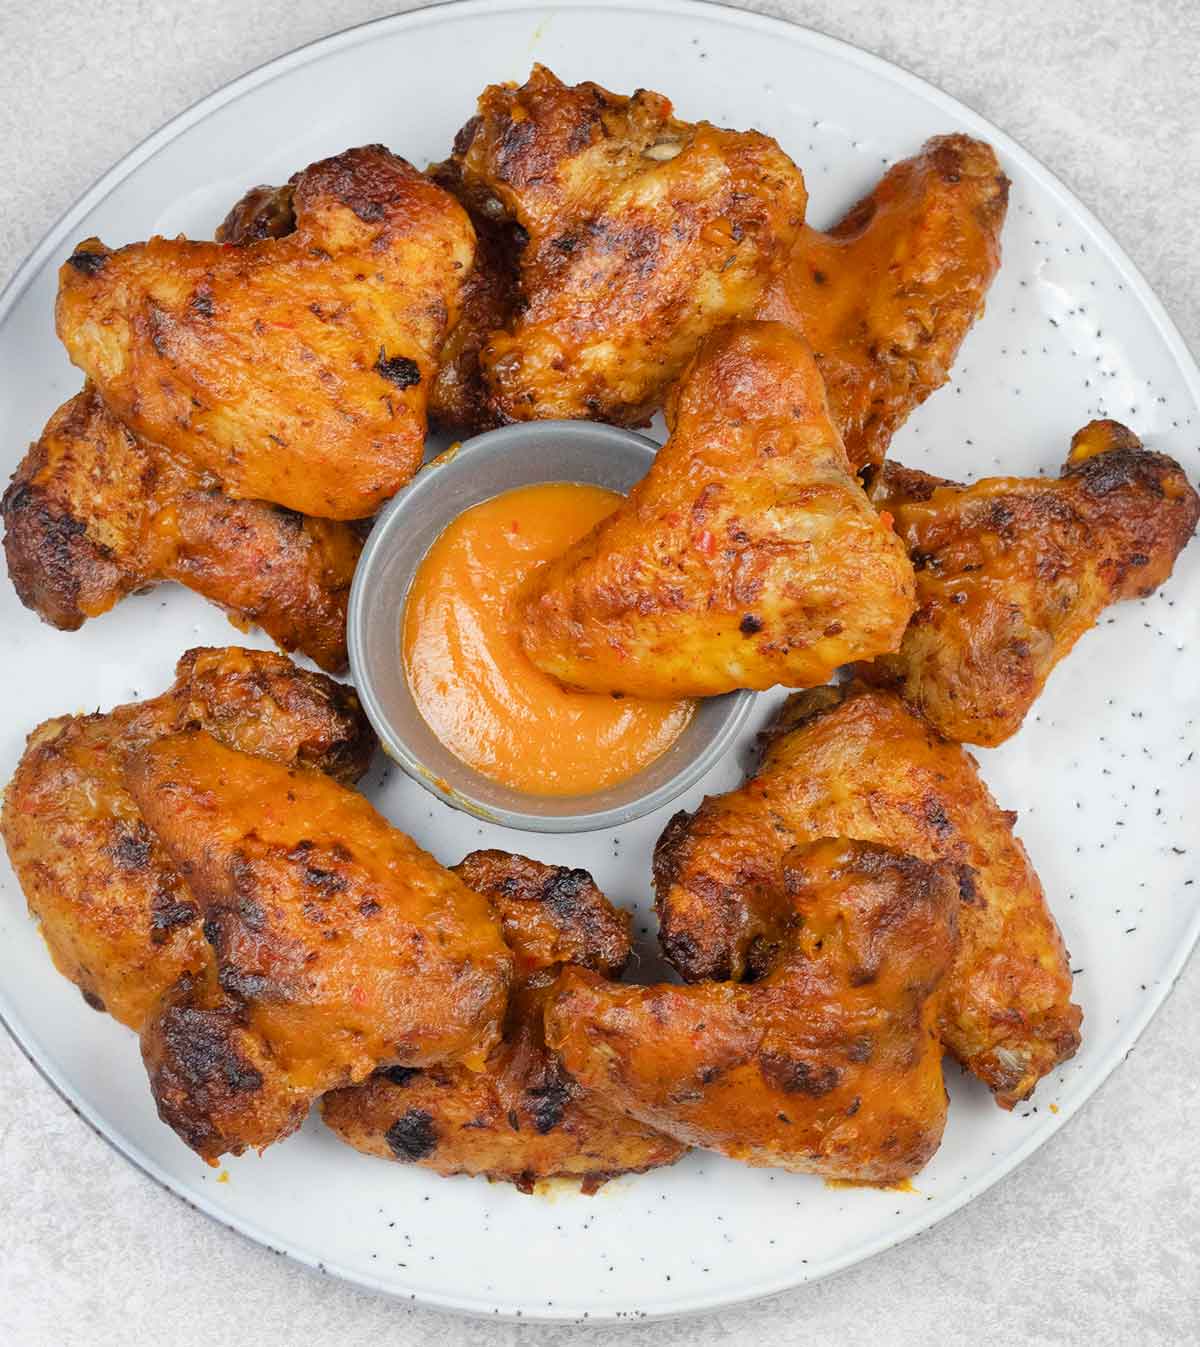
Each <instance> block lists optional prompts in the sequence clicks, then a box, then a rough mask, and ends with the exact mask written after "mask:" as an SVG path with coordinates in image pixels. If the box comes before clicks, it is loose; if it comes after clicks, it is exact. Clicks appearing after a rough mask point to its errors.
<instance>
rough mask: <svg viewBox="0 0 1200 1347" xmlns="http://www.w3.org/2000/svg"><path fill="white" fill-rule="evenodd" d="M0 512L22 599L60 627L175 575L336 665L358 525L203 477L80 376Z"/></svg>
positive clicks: (288, 644)
mask: <svg viewBox="0 0 1200 1347" xmlns="http://www.w3.org/2000/svg"><path fill="white" fill-rule="evenodd" d="M0 514H2V515H3V519H4V527H5V535H4V551H5V555H6V557H7V560H8V573H9V576H10V577H11V579H12V582H13V585H14V587H15V588H16V591H17V594H18V596H19V598H20V599H21V602H22V603H23V604H25V606H26V607H27V608H32V609H33V611H34V612H35V613H37V614H38V616H39V617H41V618H42V619H43V620H44V621H46V622H49V623H50V624H51V626H54V627H58V628H59V629H60V630H63V631H75V630H77V629H78V628H79V627H80V626H82V625H83V623H84V621H85V620H86V619H87V618H89V617H97V616H98V615H99V614H101V613H105V612H107V611H108V610H109V609H110V608H111V607H112V606H113V605H114V604H115V603H117V602H118V601H119V600H120V599H122V598H124V597H125V595H126V594H131V593H134V592H136V591H140V590H144V589H146V588H148V587H149V586H151V585H153V584H155V583H157V582H158V581H160V580H177V581H179V582H180V584H184V585H187V587H188V588H189V589H194V590H195V591H196V592H197V593H199V594H203V595H204V597H205V598H207V599H212V600H213V601H214V602H216V603H219V604H220V605H221V606H222V607H223V608H225V609H226V611H227V612H228V613H229V615H230V618H231V620H232V621H233V622H234V623H235V625H248V624H251V623H258V624H259V625H260V626H261V627H262V628H263V630H264V631H266V633H267V634H268V635H269V636H270V637H271V638H272V639H273V640H274V641H275V642H276V643H277V644H278V645H280V646H282V647H283V649H284V650H299V651H301V652H302V653H303V654H305V655H307V656H308V657H309V658H310V659H311V660H313V661H314V663H316V664H319V665H320V666H321V668H323V669H328V670H329V671H330V672H334V673H336V672H339V671H340V670H342V669H344V668H345V666H346V601H347V598H348V596H349V593H350V581H351V579H352V578H353V575H354V566H355V563H356V562H357V560H358V554H359V552H360V551H361V548H362V543H361V540H360V538H359V536H358V533H357V532H356V531H355V529H354V528H353V527H352V526H351V525H349V524H344V523H337V522H334V521H331V520H326V519H309V518H305V517H304V516H303V515H298V514H294V513H293V512H292V511H290V510H284V509H282V508H280V507H279V506H276V505H268V504H266V503H265V502H264V501H257V500H233V499H231V498H230V497H229V496H226V495H224V494H223V493H222V492H220V491H218V490H216V489H214V488H213V487H210V486H206V485H205V484H204V483H203V480H202V478H201V476H200V475H199V474H198V473H197V472H196V471H195V470H194V469H192V468H191V467H188V466H184V465H182V464H180V463H179V462H177V461H176V460H174V459H172V458H171V456H170V455H168V454H164V453H162V452H161V451H158V450H156V449H155V448H154V447H153V446H152V445H150V444H148V443H147V442H146V441H145V440H143V439H140V438H139V437H138V436H137V435H134V434H133V432H132V431H129V430H126V429H125V427H124V426H122V425H121V423H120V422H119V421H118V420H117V419H116V418H115V417H114V416H113V415H112V413H111V412H110V411H109V410H108V408H107V407H105V405H104V403H103V402H102V401H101V400H100V398H99V396H98V394H97V393H96V391H95V389H94V388H92V387H91V386H90V385H89V386H88V387H87V388H85V389H84V390H83V392H81V393H79V394H77V395H76V396H75V397H73V398H72V399H71V400H70V402H66V403H64V404H63V406H61V407H60V408H59V409H58V411H57V412H55V413H54V415H53V416H52V417H51V418H50V421H49V422H48V424H47V425H46V428H45V430H44V431H43V432H42V436H41V438H40V439H39V440H38V441H37V443H36V444H34V445H33V446H32V447H31V448H30V450H29V452H28V453H27V454H26V455H25V458H24V459H23V460H22V461H21V463H20V465H19V466H18V468H17V470H16V472H15V473H14V474H13V479H12V483H11V485H10V486H9V488H8V490H7V491H6V492H5V493H4V496H3V498H0Z"/></svg>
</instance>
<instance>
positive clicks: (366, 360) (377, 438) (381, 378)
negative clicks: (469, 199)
mask: <svg viewBox="0 0 1200 1347" xmlns="http://www.w3.org/2000/svg"><path fill="white" fill-rule="evenodd" d="M292 207H293V210H294V215H295V228H294V230H292V231H291V232H290V233H287V234H285V235H284V236H283V237H281V238H276V237H263V238H259V239H256V240H254V241H250V242H247V243H245V244H244V245H243V246H236V245H234V244H231V243H225V244H220V243H203V242H196V241H192V240H189V239H184V238H178V239H163V238H154V239H151V240H150V241H149V242H148V243H134V244H130V245H128V246H127V247H124V248H120V249H118V250H116V251H115V252H114V251H112V250H110V249H108V248H106V247H105V246H104V245H103V244H102V243H100V242H99V240H97V239H88V240H86V241H85V242H84V243H82V244H80V245H79V247H78V248H77V249H76V251H75V253H74V255H73V256H72V257H71V258H69V259H68V260H67V262H66V263H65V264H64V265H63V267H62V270H61V272H60V273H59V295H58V309H57V325H58V333H59V336H60V337H61V338H62V340H63V343H64V344H65V345H66V348H67V352H68V354H69V355H70V357H71V359H72V361H73V362H74V363H75V364H76V365H78V366H79V367H80V368H81V369H82V370H83V371H84V372H85V373H86V374H87V375H88V377H89V378H90V379H91V380H92V381H93V382H94V383H95V385H96V387H97V389H98V391H99V393H100V395H101V397H102V398H103V399H104V401H105V403H106V404H107V405H108V407H109V408H110V410H111V411H112V412H113V413H114V414H115V415H116V416H117V417H118V418H119V419H120V420H121V421H122V422H123V423H124V424H125V425H127V426H129V428H130V429H131V430H133V431H134V432H135V433H137V434H139V435H141V436H143V437H144V438H146V439H148V440H150V441H152V442H153V443H155V444H159V445H162V446H163V447H164V448H165V449H167V450H168V451H170V452H171V453H174V454H177V455H179V456H181V457H183V458H184V459H187V460H190V461H191V462H192V463H193V465H194V466H195V467H196V468H197V469H198V470H200V471H202V472H207V473H210V474H211V475H212V476H213V477H214V478H215V479H216V480H218V481H219V482H220V483H221V484H222V485H223V487H224V489H225V490H226V491H227V492H228V494H230V495H232V496H237V497H250V498H257V499H261V500H267V501H272V502H274V503H276V504H279V505H285V506H287V507H288V508H290V509H293V510H298V511H300V512H302V513H304V514H310V515H317V516H320V517H323V518H330V519H357V518H362V517H365V516H368V515H370V514H372V513H374V511H375V510H376V509H377V508H378V506H379V505H380V504H382V502H383V501H385V500H386V499H387V498H388V497H389V496H391V495H392V494H394V493H395V492H396V491H397V490H398V489H399V488H400V487H401V486H403V485H404V483H405V482H407V481H408V479H409V478H410V477H411V476H412V475H413V473H414V472H415V471H416V470H417V468H418V466H419V465H420V462H421V457H422V453H423V449H424V442H425V427H426V405H427V401H428V397H429V388H430V385H431V383H432V381H433V378H434V374H435V371H436V361H437V354H438V351H439V349H440V347H441V344H442V342H443V340H444V339H445V336H446V334H447V332H448V331H449V330H450V328H451V327H452V325H453V324H454V322H455V320H456V319H457V316H458V312H459V309H460V307H461V303H462V288H463V283H464V281H465V279H466V277H467V275H468V274H469V272H470V268H471V263H472V260H473V258H474V251H475V238H474V232H473V230H472V228H471V224H470V221H469V220H468V219H467V216H466V213H465V212H464V211H463V209H462V207H461V206H460V205H459V204H458V202H456V201H455V200H454V198H453V197H452V196H450V195H449V193H447V192H445V191H443V190H442V189H441V188H440V187H438V186H436V185H435V184H434V183H432V182H430V181H429V179H427V178H426V177H425V176H424V175H423V174H421V173H418V172H417V170H416V169H414V168H413V167H412V166H411V165H410V164H408V163H406V162H405V161H404V160H403V159H400V158H397V157H396V156H395V155H392V154H390V153H389V152H388V151H387V150H385V149H384V148H383V147H382V146H377V145H376V146H367V147H365V148H362V149H356V150H347V151H346V152H345V153H344V154H340V155H338V156H336V157H335V158H332V159H326V160H323V161H322V162H320V163H317V164H314V165H312V166H311V167H310V168H307V169H305V170H304V172H303V173H300V174H299V175H297V177H296V178H295V179H294V180H293V186H292Z"/></svg>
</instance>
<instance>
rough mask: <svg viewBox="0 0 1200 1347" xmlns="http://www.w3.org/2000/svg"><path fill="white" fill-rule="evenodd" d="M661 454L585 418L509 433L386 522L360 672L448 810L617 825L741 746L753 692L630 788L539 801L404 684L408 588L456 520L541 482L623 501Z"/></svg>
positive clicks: (461, 454)
mask: <svg viewBox="0 0 1200 1347" xmlns="http://www.w3.org/2000/svg"><path fill="white" fill-rule="evenodd" d="M657 448H658V446H657V445H656V444H655V443H654V441H653V440H649V439H647V438H646V437H645V436H644V435H637V434H634V432H632V431H629V430H619V429H617V428H616V427H614V426H603V425H597V424H593V423H592V422H586V421H537V422H531V423H528V424H523V425H514V426H504V427H503V428H502V429H500V430H493V431H489V432H488V433H487V434H484V435H478V436H476V437H475V438H474V439H472V440H468V441H467V442H466V443H465V444H463V445H461V446H459V447H457V448H452V449H448V450H447V451H446V452H445V453H444V454H442V455H441V456H440V457H439V458H436V459H434V460H433V461H432V462H431V463H428V464H427V465H426V466H425V467H424V468H422V469H421V471H420V472H419V473H418V474H417V476H416V477H414V478H413V480H412V481H411V482H410V483H409V485H408V486H407V487H405V488H404V490H403V491H401V492H400V493H399V495H397V496H395V497H394V498H393V499H392V500H391V501H389V502H388V504H387V506H386V507H385V508H384V509H383V511H382V512H381V514H380V515H379V517H378V519H376V521H375V526H374V527H373V528H372V530H371V535H370V537H369V538H368V539H367V544H366V546H365V547H364V549H363V553H362V558H361V559H360V561H359V563H358V569H357V570H356V571H355V574H354V585H353V587H352V588H351V591H350V611H349V619H348V643H349V647H350V668H351V670H352V672H353V675H354V683H355V686H356V687H357V689H358V695H359V697H360V698H361V699H362V704H363V706H364V708H365V709H366V712H367V715H368V716H369V717H370V719H371V723H372V725H374V726H375V729H376V732H377V733H378V734H379V738H380V740H381V741H382V743H383V746H384V749H385V751H386V752H387V753H388V754H389V756H390V757H392V758H394V759H395V760H396V761H397V762H398V763H399V764H400V766H401V767H403V768H404V770H405V771H406V772H407V773H408V774H409V776H411V777H412V778H413V779H414V780H415V781H419V782H420V783H421V785H422V786H424V787H425V789H426V790H428V791H429V792H430V793H431V794H433V795H436V796H437V797H438V798H439V799H441V800H444V801H445V802H446V804H449V805H453V807H454V808H455V809H462V810H465V811H466V812H467V813H469V814H475V815H477V816H478V817H479V818H484V819H487V820H488V821H489V822H492V823H499V824H502V825H504V826H505V827H508V828H520V829H523V830H525V831H528V832H546V833H565V832H591V831H595V830H597V829H601V828H613V827H616V826H617V825H618V824H622V823H628V822H629V821H630V820H631V819H635V818H639V817H641V815H643V814H648V813H650V812H651V811H652V810H654V809H658V808H660V807H661V806H662V805H665V804H667V803H669V802H670V801H671V800H673V799H675V797H676V796H677V795H680V794H681V793H682V792H683V791H685V790H687V788H688V787H689V786H690V785H692V784H693V783H694V782H696V781H698V780H699V779H700V777H702V776H703V775H704V773H705V772H707V771H708V769H709V768H710V767H712V766H713V764H714V763H715V762H716V761H717V760H718V759H719V758H720V757H721V756H722V755H723V754H724V753H725V751H726V750H727V749H728V748H729V747H730V745H731V744H732V743H733V741H734V738H735V737H736V735H737V732H738V730H739V729H740V727H741V726H742V724H743V723H744V721H745V719H746V716H747V715H748V714H749V711H750V704H751V702H752V701H753V694H752V693H749V692H733V693H729V694H728V695H726V696H724V697H710V698H706V699H705V700H703V701H701V702H700V703H699V705H698V706H697V708H696V713H695V715H694V716H693V717H692V719H691V722H690V723H689V724H688V727H687V728H686V729H685V730H684V732H683V733H682V734H681V735H680V736H679V738H678V739H677V740H676V741H675V742H674V744H672V745H671V747H670V748H669V749H668V750H667V751H666V752H665V753H664V754H663V755H662V757H660V758H658V759H657V760H656V761H654V762H652V763H651V764H650V765H649V766H648V767H646V768H644V769H643V770H642V771H640V772H639V773H638V774H637V775H636V776H633V777H630V779H629V780H628V781H623V782H621V783H620V784H619V785H616V786H612V787H610V788H609V789H607V790H602V791H595V792H593V793H591V794H588V795H573V796H542V795H530V794H528V793H527V792H525V791H519V790H512V789H510V788H509V787H507V786H502V785H500V784H499V783H498V782H495V781H491V780H489V779H488V778H487V777H485V776H482V775H481V774H480V773H479V772H476V771H475V770H474V769H472V768H470V767H468V766H467V765H466V764H465V763H463V762H461V761H460V760H459V759H458V758H456V757H455V756H454V754H453V753H451V752H450V751H449V749H447V748H445V747H444V746H443V745H442V743H441V742H440V740H439V739H438V738H437V736H436V735H435V734H434V733H433V731H432V730H431V729H430V728H429V726H428V724H426V722H425V720H424V718H423V717H422V715H421V713H420V711H419V710H418V709H417V705H416V702H415V701H414V700H413V696H412V693H411V691H410V690H409V686H408V680H407V678H406V677H405V675H404V666H403V660H402V656H401V631H402V624H403V620H404V605H405V602H406V601H407V598H408V591H409V586H410V585H411V583H412V579H413V575H414V574H415V573H416V570H417V567H418V566H419V565H420V563H421V561H422V559H423V558H424V556H425V554H426V552H428V551H429V549H430V547H432V546H433V544H434V542H435V541H436V540H437V538H438V537H439V535H440V534H441V532H442V530H443V529H444V528H445V527H446V526H447V525H448V524H449V523H450V522H451V521H452V520H453V519H455V518H457V517H458V515H460V514H462V512H463V511H464V510H466V509H469V508H470V507H471V506H472V505H477V504H478V503H479V502H480V501H484V500H490V499H491V498H492V497H493V496H498V495H500V493H501V492H504V491H508V490H510V489H512V488H513V487H518V486H531V485H534V484H536V483H539V482H588V483H592V484H594V485H596V486H602V487H607V488H608V489H609V490H610V491H619V492H621V493H622V494H623V495H624V494H626V493H628V491H629V490H630V489H631V488H632V487H633V486H634V484H635V483H636V482H638V481H639V480H640V479H641V478H642V477H644V476H645V474H646V471H647V469H648V468H649V467H650V464H651V463H652V462H653V461H654V455H655V453H656V451H657Z"/></svg>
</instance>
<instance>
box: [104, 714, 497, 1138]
mask: <svg viewBox="0 0 1200 1347" xmlns="http://www.w3.org/2000/svg"><path fill="white" fill-rule="evenodd" d="M125 774H126V780H127V783H128V786H129V790H130V793H131V794H132V796H133V798H134V801H135V802H136V804H137V806H138V808H139V810H140V811H141V813H142V816H143V818H144V819H145V821H146V823H147V825H148V826H149V828H150V831H151V833H153V834H154V836H155V837H156V838H157V839H158V841H159V842H160V843H161V844H162V846H163V848H164V849H165V851H166V853H167V855H168V856H169V857H170V859H171V861H172V863H173V864H174V866H175V868H176V869H177V870H178V871H179V872H181V873H183V874H185V875H186V876H187V880H188V885H189V888H190V889H191V891H192V893H193V895H194V896H195V899H196V901H197V903H198V905H199V908H200V913H201V917H202V918H203V923H204V925H203V932H204V938H205V941H206V942H207V945H208V946H209V949H210V955H211V957H210V959H209V961H208V963H207V966H206V967H205V969H204V970H203V971H202V972H201V973H200V974H199V975H197V976H194V977H193V976H186V977H185V978H184V979H182V980H181V981H180V982H179V983H178V984H177V985H176V986H175V987H174V988H173V989H171V990H170V991H168V993H167V994H166V996H165V997H164V999H163V1001H162V1002H161V1003H160V1005H159V1007H158V1008H157V1009H156V1010H154V1011H152V1012H151V1014H150V1016H149V1018H148V1019H147V1021H146V1025H145V1028H144V1029H143V1032H142V1054H143V1057H144V1059H145V1062H146V1067H147V1071H148V1073H149V1076H150V1086H151V1090H152V1092H153V1094H154V1098H155V1102H156V1103H157V1105H158V1110H159V1115H160V1116H161V1117H162V1119H163V1121H164V1122H166V1123H167V1124H168V1125H169V1126H171V1127H172V1128H173V1129H174V1130H175V1132H176V1133H177V1134H178V1135H179V1136H180V1137H181V1138H182V1139H183V1140H184V1141H185V1142H186V1143H187V1144H188V1145H189V1146H191V1147H192V1149H193V1150H195V1151H196V1152H197V1153H198V1154H200V1155H201V1156H203V1157H204V1158H205V1159H207V1160H210V1161H215V1160H216V1159H217V1157H218V1156H220V1155H222V1154H223V1153H225V1152H231V1153H233V1154H238V1153H240V1152H241V1151H242V1150H244V1149H245V1148H246V1147H250V1146H252V1147H255V1148H257V1149H259V1150H261V1149H262V1148H263V1147H265V1146H268V1145H270V1144H271V1143H272V1142H274V1141H278V1140H280V1139H281V1138H282V1137H284V1136H287V1135H288V1134H289V1133H290V1132H292V1131H294V1130H295V1129H296V1128H297V1127H299V1125H300V1123H301V1122H302V1121H303V1120H304V1117H305V1114H306V1113H307V1111H308V1108H309V1105H310V1104H311V1103H312V1102H313V1100H314V1099H316V1098H317V1097H318V1096H319V1095H321V1094H324V1093H325V1091H327V1090H331V1089H336V1088H338V1087H341V1086H346V1085H355V1084H358V1083H360V1082H362V1081H364V1080H365V1079H366V1078H367V1077H368V1076H370V1075H371V1073H372V1072H373V1071H375V1070H376V1069H377V1068H378V1067H381V1066H414V1067H423V1066H428V1065H432V1064H433V1063H435V1062H441V1061H444V1060H452V1061H458V1062H460V1063H462V1064H463V1065H464V1066H466V1067H469V1068H472V1069H475V1070H479V1069H481V1068H482V1067H483V1065H484V1063H485V1062H486V1060H487V1057H488V1054H489V1053H490V1052H491V1050H492V1049H493V1047H494V1046H495V1045H496V1043H497V1042H498V1041H499V1038H500V1029H501V1023H502V1019H503V1014H504V1007H505V1004H506V1001H507V995H508V984H509V979H510V974H511V968H512V959H511V956H510V954H509V951H508V949H507V947H506V946H505V944H504V941H503V939H502V938H501V934H500V927H499V924H498V923H497V921H496V919H495V917H494V915H493V913H492V911H491V908H490V907H489V905H488V903H487V900H486V899H485V898H482V897H481V896H480V895H479V894H477V893H475V892H474V891H472V890H471V889H469V888H467V886H466V885H465V884H463V882H462V881H461V880H460V879H458V878H457V877H456V876H454V875H453V874H451V873H450V872H449V871H448V870H445V869H443V868H442V866H440V865H439V864H438V863H437V862H436V861H435V860H434V859H433V858H432V857H431V856H429V855H427V854H426V853H425V852H423V851H421V850H420V849H419V848H418V847H417V845H416V844H415V843H414V842H413V841H412V840H411V839H410V838H408V837H406V836H405V835H404V834H403V833H401V832H399V831H397V830H396V829H395V828H393V827H391V826H390V825H389V824H388V823H387V821H386V820H385V819H383V818H382V817H380V815H379V814H377V813H376V812H375V810H374V809H373V808H372V807H371V805H370V804H369V803H368V802H367V801H366V799H365V798H364V797H363V796H361V795H359V794H358V793H357V792H356V791H353V790H348V789H347V788H345V787H344V786H340V785H338V784H337V783H336V782H334V781H332V780H331V779H330V778H329V777H327V776H323V775H322V774H321V773H319V772H314V771H311V770H309V769H306V768H302V767H287V766H284V765H283V764H280V763H274V762H269V761H267V760H265V759H263V758H256V757H251V756H249V755H248V754H245V753H237V752H235V751H233V750H232V749H229V748H226V747H224V745H222V744H220V743H218V742H217V740H215V739H214V738H212V737H211V736H210V735H208V734H205V733H204V732H203V731H202V730H189V731H185V732H184V733H182V734H176V735H171V736H169V737H167V738H164V739H159V740H157V741H155V742H154V743H151V744H149V745H147V746H146V747H145V748H142V749H140V750H139V751H138V752H137V753H135V754H134V755H133V756H132V757H131V758H129V759H128V760H127V762H126V767H125Z"/></svg>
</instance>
